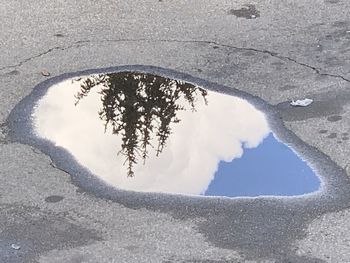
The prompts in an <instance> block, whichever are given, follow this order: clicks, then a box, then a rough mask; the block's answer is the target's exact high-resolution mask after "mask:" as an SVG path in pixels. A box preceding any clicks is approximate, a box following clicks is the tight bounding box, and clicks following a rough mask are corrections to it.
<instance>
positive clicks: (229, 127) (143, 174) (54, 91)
mask: <svg viewBox="0 0 350 263" xmlns="http://www.w3.org/2000/svg"><path fill="white" fill-rule="evenodd" d="M79 87H80V86H79V84H78V83H72V82H71V80H67V81H64V82H62V83H60V84H57V85H55V86H53V87H51V88H50V89H49V91H48V93H47V94H46V96H45V97H44V98H43V99H41V100H40V101H39V103H38V105H37V108H36V110H35V112H34V123H35V126H36V131H37V133H38V135H39V136H41V137H44V138H47V139H49V140H51V141H52V142H54V143H55V144H56V145H58V146H62V147H64V148H66V149H67V150H68V151H69V152H71V153H72V154H73V156H75V158H76V159H77V160H78V161H79V162H80V163H81V164H82V165H83V166H85V167H87V168H88V169H89V170H90V171H91V172H92V173H94V174H95V175H97V176H99V177H100V178H101V179H103V180H104V181H106V182H107V183H109V184H111V185H114V186H116V187H118V188H122V189H126V190H135V191H154V192H170V193H184V194H203V193H204V192H205V191H206V190H207V188H208V186H209V185H210V186H209V189H208V191H207V192H206V194H207V195H229V196H232V195H241V193H242V194H244V195H250V196H253V195H257V194H260V193H263V194H285V191H288V193H295V194H298V193H304V191H303V190H301V191H300V192H298V191H296V190H295V188H292V187H293V185H294V187H296V188H297V189H302V188H301V187H302V186H300V182H301V180H304V179H303V178H302V176H298V177H296V178H297V179H296V180H298V181H294V180H291V176H286V177H285V176H284V175H285V174H286V173H289V170H285V171H284V173H281V172H279V174H278V175H279V176H278V175H277V173H270V171H271V169H270V168H271V167H267V168H269V169H268V170H267V171H269V172H268V173H267V174H266V173H264V175H261V176H256V175H254V176H253V177H252V175H251V174H250V172H251V170H252V169H253V168H254V167H256V169H259V170H261V169H263V167H264V166H268V165H267V164H268V163H269V165H273V166H276V169H277V166H281V161H278V162H271V161H272V160H273V158H274V159H275V160H276V158H277V157H278V156H277V157H276V153H275V148H278V147H282V148H283V149H284V150H281V151H278V155H281V153H287V152H289V155H288V154H286V156H287V158H288V159H284V161H285V162H287V163H288V164H289V162H291V160H292V159H293V158H294V159H293V163H294V164H295V165H296V167H299V165H301V166H302V164H304V163H303V162H302V161H301V160H299V159H298V158H297V157H296V156H295V155H294V153H292V152H291V151H290V150H289V149H288V148H286V146H284V145H283V144H280V143H277V144H276V143H271V140H272V139H271V138H273V137H272V136H269V137H268V138H267V139H266V140H265V141H264V143H263V144H262V146H259V147H258V148H256V149H253V148H255V147H256V146H258V145H259V144H260V143H261V142H262V141H263V139H264V138H265V137H266V136H267V135H268V134H269V132H270V130H269V127H268V124H267V121H266V118H265V116H264V114H263V113H262V112H260V111H258V110H256V109H255V108H254V107H253V106H252V105H251V104H249V103H248V102H247V101H245V100H242V99H240V98H237V97H233V96H228V95H223V94H219V93H214V92H209V93H208V97H207V98H208V105H205V104H204V102H203V99H202V98H201V97H199V98H198V101H197V102H196V105H197V106H196V112H192V111H191V110H190V109H188V110H187V111H179V112H178V115H177V117H178V118H179V119H180V120H181V121H180V122H179V123H176V124H172V126H171V127H172V132H173V134H172V135H171V136H170V137H169V139H168V141H167V145H166V148H165V149H164V151H163V152H162V153H161V154H160V155H159V157H156V156H155V152H152V151H151V153H150V154H149V158H148V159H146V162H145V164H143V162H142V161H141V162H140V163H138V164H137V165H136V166H135V167H134V171H135V177H133V178H128V177H127V175H126V167H125V165H123V164H124V161H125V159H124V157H123V156H121V155H117V153H118V151H119V150H120V145H121V139H120V137H118V136H116V135H112V134H111V132H110V131H109V130H107V132H106V133H104V124H103V122H102V121H101V120H100V119H99V117H98V113H97V112H98V111H99V109H100V108H101V107H102V104H101V100H100V95H99V94H98V91H99V87H95V88H94V89H92V91H91V92H90V93H89V95H88V96H87V97H86V98H84V99H83V100H81V101H80V102H79V104H78V106H74V102H75V98H74V95H75V94H76V93H77V92H78V91H79ZM184 106H185V108H188V107H186V104H184ZM243 144H244V145H245V147H247V148H250V149H245V154H244V155H243V157H242V158H240V157H241V156H242V153H243ZM154 145H156V142H154ZM150 150H152V149H150ZM260 151H263V152H264V153H263V154H260ZM265 151H267V152H265ZM267 153H268V154H267ZM270 154H271V158H272V159H271V160H270V159H269V158H267V159H266V160H265V159H264V161H261V160H262V159H260V158H261V156H263V155H270ZM259 156H260V157H259ZM281 156H282V155H281ZM291 156H292V157H291ZM248 157H249V158H248ZM264 157H266V156H264ZM239 158H240V159H239ZM278 158H279V157H278ZM232 160H234V161H233V162H231V161H232ZM296 160H299V164H298V162H297V161H296ZM223 161H225V162H229V163H225V162H223ZM236 163H237V164H236ZM218 167H219V172H218V177H217V179H215V180H214V181H212V180H213V177H214V174H215V172H216V171H217V169H218ZM242 167H245V168H246V169H247V171H248V172H246V173H242V170H243V168H242ZM288 167H290V166H288ZM279 168H280V169H279V170H278V171H281V169H282V168H283V167H279ZM300 169H301V168H300ZM300 169H299V170H297V169H294V170H293V172H296V173H298V171H300ZM305 169H309V168H308V167H305ZM228 171H230V172H228ZM228 174H229V175H230V176H227V175H228ZM268 175H269V176H268ZM303 175H304V173H303ZM305 175H306V174H305ZM265 176H267V177H266V180H265ZM224 177H225V179H224ZM243 177H246V178H243ZM305 177H312V175H310V174H309V173H308V174H307V176H304V178H305ZM281 178H283V180H289V181H283V182H282V181H281V180H282V179H281ZM286 178H287V179H286ZM309 179H310V178H309ZM236 180H237V181H236ZM256 180H257V181H256ZM310 180H311V181H312V178H311V179H310ZM211 182H212V183H211ZM256 182H259V183H256ZM268 182H269V183H268ZM303 182H304V181H303ZM230 184H231V185H234V186H235V187H232V189H236V190H232V191H231V190H230V189H228V186H229V185H230ZM285 184H289V185H290V188H288V189H287V188H285V189H284V190H283V192H281V193H280V192H278V191H279V189H275V188H276V187H280V186H281V185H285ZM220 185H224V186H223V187H220ZM265 185H268V187H267V186H265ZM238 186H240V187H238ZM259 186H261V187H263V186H264V187H263V188H260V187H259ZM241 187H243V188H241ZM257 187H259V189H258V188H257ZM271 187H275V188H274V190H271V189H272V188H271ZM219 188H221V190H222V191H224V192H225V193H224V194H223V193H222V192H221V193H219V192H220V191H221V190H220V189H219ZM238 188H239V189H238ZM218 189H219V190H220V191H218ZM308 189H310V188H308ZM229 190H230V191H229ZM240 190H242V192H240ZM312 190H314V188H312ZM228 192H229V193H230V194H226V193H228ZM288 193H287V194H288Z"/></svg>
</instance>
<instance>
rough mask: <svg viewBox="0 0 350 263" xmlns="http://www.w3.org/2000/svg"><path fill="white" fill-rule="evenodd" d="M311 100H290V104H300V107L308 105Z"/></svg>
mask: <svg viewBox="0 0 350 263" xmlns="http://www.w3.org/2000/svg"><path fill="white" fill-rule="evenodd" d="M312 102H313V100H312V99H303V100H292V102H291V103H290V105H292V106H300V107H306V106H309V105H310V104H311V103H312Z"/></svg>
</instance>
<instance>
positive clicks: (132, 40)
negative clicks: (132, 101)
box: [0, 38, 350, 83]
mask: <svg viewBox="0 0 350 263" xmlns="http://www.w3.org/2000/svg"><path fill="white" fill-rule="evenodd" d="M105 42H155V43H157V42H158V43H161V42H164V43H199V44H200V43H202V44H208V45H214V46H221V47H226V48H233V49H236V50H242V51H253V52H257V53H264V54H268V55H270V56H272V57H275V58H278V59H280V60H283V61H287V62H292V63H294V64H297V65H299V66H302V67H306V68H308V69H311V70H313V71H314V72H315V73H316V74H318V75H320V76H327V77H332V78H338V79H342V80H343V81H346V82H349V83H350V79H348V78H346V77H344V76H342V75H337V74H331V73H325V72H322V69H320V68H317V67H314V66H312V65H308V64H306V63H303V62H299V61H297V60H296V59H293V58H290V57H287V56H283V55H279V54H278V53H276V52H273V51H269V50H263V49H256V48H244V47H237V46H233V45H227V44H221V43H218V42H215V41H210V40H178V39H146V38H139V39H102V40H96V41H91V40H81V41H76V42H74V43H73V44H71V45H69V46H66V47H53V48H50V49H48V50H46V51H44V52H42V53H40V54H38V55H35V56H33V57H29V58H27V59H24V60H22V61H21V62H19V63H17V64H15V65H10V66H4V67H1V68H0V71H3V70H6V69H13V68H17V67H20V66H22V65H23V64H25V63H27V62H29V61H31V60H34V59H36V58H40V57H42V56H44V55H46V54H49V53H51V52H52V51H54V50H67V49H70V48H73V47H81V46H84V44H86V43H94V44H101V43H105ZM6 74H7V73H6ZM2 75H4V74H2Z"/></svg>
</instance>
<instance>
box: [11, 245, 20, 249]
mask: <svg viewBox="0 0 350 263" xmlns="http://www.w3.org/2000/svg"><path fill="white" fill-rule="evenodd" d="M11 248H13V249H15V250H19V249H20V248H21V247H20V246H19V245H16V244H12V245H11Z"/></svg>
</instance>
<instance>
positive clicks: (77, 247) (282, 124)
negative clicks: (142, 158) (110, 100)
mask: <svg viewBox="0 0 350 263" xmlns="http://www.w3.org/2000/svg"><path fill="white" fill-rule="evenodd" d="M349 13H350V2H349V1H347V0H314V1H307V0H285V1H278V0H263V1H243V0H238V1H216V0H214V1H213V0H201V1H197V0H194V1H177V0H147V1H119V0H114V1H109V0H102V1H81V0H77V1H64V0H62V1H51V2H47V1H42V0H37V1H23V0H19V1H1V3H0V41H1V53H0V131H1V132H0V209H1V210H0V211H1V212H0V262H6V263H7V262H9V263H10V262H11V263H12V262H26V263H27V262H29V263H31V262H41V263H46V262H49V263H51V262H67V263H73V262H74V263H76V262H250V263H253V262H266V263H270V262H291V263H294V262H350V243H349V240H350V222H349V220H348V218H349V214H350V209H349V206H350V190H349V191H348V189H349V188H348V187H349V186H350V183H349V179H348V176H350V160H349V157H348V156H349V155H350V147H349V146H350V140H349V134H350V115H349V112H350V18H349ZM106 68H109V70H112V69H114V70H120V69H125V68H128V69H138V70H143V71H148V72H152V73H158V74H161V75H164V76H169V77H178V78H181V79H184V80H186V81H189V82H192V83H195V84H199V85H202V86H204V87H207V88H210V89H217V90H222V91H224V92H228V93H232V94H234V95H237V96H241V97H243V98H246V99H247V100H249V101H250V102H252V103H253V104H254V105H256V107H257V108H259V109H260V110H262V111H264V112H266V114H267V115H268V116H269V118H270V119H269V120H270V124H271V126H272V127H273V129H274V131H275V132H276V133H277V134H278V135H279V137H280V138H281V139H282V140H283V141H285V142H286V143H288V144H290V145H291V146H292V147H293V148H294V149H296V150H297V152H298V153H299V154H301V155H302V156H303V157H304V158H305V159H307V160H308V161H309V163H310V164H311V165H312V167H314V168H315V169H316V170H317V171H318V173H319V174H320V176H321V178H322V180H323V182H324V185H323V190H322V191H321V192H319V193H317V194H314V195H310V196H304V197H298V198H282V199H281V198H257V199H249V198H243V199H229V198H209V199H208V198H195V197H185V196H180V195H174V196H170V195H161V194H153V195H152V194H151V195H149V194H137V193H130V192H123V191H118V190H115V189H112V188H110V187H107V186H104V185H103V184H101V183H100V182H96V181H94V179H93V178H89V179H84V177H83V176H82V175H79V176H76V175H74V174H73V172H74V169H73V168H72V170H70V169H69V167H68V168H67V159H66V157H65V156H63V155H61V154H60V153H62V152H59V151H56V152H55V151H52V152H50V150H47V149H46V150H45V147H44V148H42V147H40V143H39V142H37V141H35V140H29V139H28V137H27V138H26V139H23V138H24V137H23V134H26V133H28V132H29V131H28V130H26V126H25V125H22V126H21V124H18V123H21V122H22V120H21V118H22V117H23V116H26V117H28V118H29V117H30V116H28V112H26V110H25V109H26V108H25V105H29V104H30V102H31V101H32V100H33V99H34V97H33V96H32V95H31V96H32V97H27V96H28V95H30V94H33V91H34V93H35V90H40V89H42V90H43V89H45V88H47V87H48V86H49V84H50V83H52V82H55V81H59V80H62V79H64V78H65V77H67V76H74V75H79V74H82V73H81V72H84V73H86V72H98V70H102V71H103V69H106ZM67 73H68V74H70V75H65V74H67ZM44 81H46V82H44ZM43 82H44V83H43ZM304 98H311V99H313V100H314V102H313V103H312V104H311V105H309V106H308V107H292V106H290V105H289V102H290V101H291V100H293V99H294V100H295V99H304ZM26 114H27V115H26ZM224 117H225V118H229V116H224ZM68 166H69V165H68Z"/></svg>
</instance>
